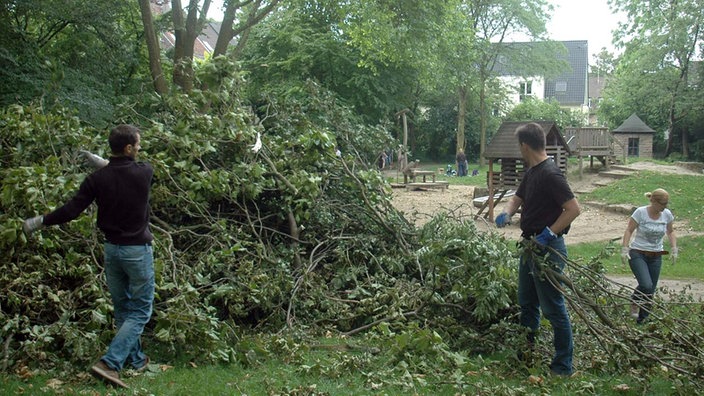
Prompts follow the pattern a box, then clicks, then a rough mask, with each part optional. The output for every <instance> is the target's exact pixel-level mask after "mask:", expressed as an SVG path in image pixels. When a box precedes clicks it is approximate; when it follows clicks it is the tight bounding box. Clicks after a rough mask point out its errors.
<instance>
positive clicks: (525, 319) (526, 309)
mask: <svg viewBox="0 0 704 396" xmlns="http://www.w3.org/2000/svg"><path fill="white" fill-rule="evenodd" d="M550 247H551V248H553V249H555V250H556V251H558V252H560V253H561V254H562V255H564V256H565V257H567V248H566V247H565V240H564V239H563V238H562V237H558V238H557V239H555V240H553V241H551V242H550ZM549 260H550V261H551V262H552V263H554V264H555V266H556V267H557V268H555V269H558V270H559V271H560V272H562V270H563V268H564V267H565V261H564V260H563V259H562V258H561V257H559V256H557V255H556V254H554V253H552V254H551V255H550V256H549ZM535 266H536V263H535V262H534V261H533V258H532V255H531V254H524V255H521V262H520V267H519V269H518V304H519V305H520V306H521V319H520V322H521V325H522V326H526V327H528V328H529V329H530V330H531V333H535V332H537V331H538V328H539V326H540V310H542V311H543V315H545V317H546V318H547V319H548V320H549V321H550V324H551V325H552V329H553V346H554V347H555V356H554V357H553V359H552V362H551V363H550V369H551V370H552V371H553V372H555V373H557V374H563V375H570V374H572V354H573V350H574V345H573V343H572V325H571V324H570V318H569V316H568V315H567V308H566V306H565V298H564V297H563V295H562V293H560V291H559V290H558V289H556V288H555V287H554V286H553V285H552V284H550V281H549V280H547V279H540V276H539V275H538V273H539V272H538V271H537V270H536V268H535Z"/></svg>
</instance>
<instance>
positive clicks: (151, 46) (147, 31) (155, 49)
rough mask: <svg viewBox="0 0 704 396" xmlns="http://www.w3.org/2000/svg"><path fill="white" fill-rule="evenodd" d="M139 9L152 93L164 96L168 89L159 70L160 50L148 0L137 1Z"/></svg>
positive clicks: (161, 71) (162, 73)
mask: <svg viewBox="0 0 704 396" xmlns="http://www.w3.org/2000/svg"><path fill="white" fill-rule="evenodd" d="M139 9H140V11H141V13H142V24H143V25H144V38H145V40H146V41H147V52H148V53H149V72H150V73H151V76H152V83H153V84H154V91H156V93H157V94H159V95H164V94H166V93H167V92H168V90H169V88H168V86H167V84H166V79H165V78H164V72H163V70H162V69H161V49H160V48H159V38H158V37H157V35H156V30H155V29H154V19H153V18H152V10H151V8H150V7H149V0H139Z"/></svg>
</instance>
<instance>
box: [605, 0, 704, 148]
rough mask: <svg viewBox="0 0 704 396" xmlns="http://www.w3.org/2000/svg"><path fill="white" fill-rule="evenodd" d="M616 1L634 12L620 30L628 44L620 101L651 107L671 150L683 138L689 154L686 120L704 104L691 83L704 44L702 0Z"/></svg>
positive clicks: (633, 106)
mask: <svg viewBox="0 0 704 396" xmlns="http://www.w3.org/2000/svg"><path fill="white" fill-rule="evenodd" d="M611 4H612V6H613V7H614V8H615V9H616V10H618V11H624V12H626V13H628V16H629V18H628V22H627V23H624V24H622V25H621V27H620V30H619V31H618V32H617V34H616V39H617V40H618V42H619V45H621V46H623V47H625V51H624V55H623V57H622V59H621V61H620V65H619V68H617V73H616V78H618V79H620V80H621V82H619V83H618V84H616V85H617V86H618V87H619V88H620V89H621V90H622V91H620V92H618V91H615V90H614V89H610V90H609V92H610V93H611V94H612V95H614V96H615V97H619V98H620V100H618V101H616V102H621V103H622V106H623V107H626V108H629V109H630V110H632V111H635V112H639V113H642V112H644V111H647V112H648V113H649V114H651V118H653V119H654V120H653V123H654V124H664V125H665V126H666V128H667V131H668V139H667V146H666V148H665V155H669V154H670V153H671V152H672V151H673V148H674V145H675V142H676V141H677V139H678V138H679V139H680V142H681V148H682V150H683V155H685V156H686V155H687V153H686V148H687V147H688V133H687V130H688V128H687V126H686V125H683V122H684V121H685V120H686V119H687V116H688V115H689V114H690V113H691V112H695V111H701V110H702V108H703V107H702V105H703V104H702V102H701V101H700V100H699V99H701V98H697V95H698V91H699V90H698V89H696V88H695V87H694V86H692V85H690V73H691V71H692V61H693V60H695V57H696V56H698V53H699V52H700V51H701V50H702V48H701V44H702V39H703V34H704V32H703V31H702V30H703V28H704V8H703V7H702V5H701V2H700V1H698V0H681V1H666V0H654V1H649V2H642V1H637V0H613V1H612V3H611ZM616 85H615V86H616ZM621 113H624V111H621ZM651 127H652V125H651Z"/></svg>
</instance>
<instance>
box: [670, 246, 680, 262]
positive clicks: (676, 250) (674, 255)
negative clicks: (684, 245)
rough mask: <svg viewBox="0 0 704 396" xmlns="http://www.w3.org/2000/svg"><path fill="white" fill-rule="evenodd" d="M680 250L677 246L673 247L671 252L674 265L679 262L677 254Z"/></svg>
mask: <svg viewBox="0 0 704 396" xmlns="http://www.w3.org/2000/svg"><path fill="white" fill-rule="evenodd" d="M679 253H680V250H679V249H677V247H673V248H672V253H670V258H671V259H672V265H675V263H676V262H677V256H678V255H679Z"/></svg>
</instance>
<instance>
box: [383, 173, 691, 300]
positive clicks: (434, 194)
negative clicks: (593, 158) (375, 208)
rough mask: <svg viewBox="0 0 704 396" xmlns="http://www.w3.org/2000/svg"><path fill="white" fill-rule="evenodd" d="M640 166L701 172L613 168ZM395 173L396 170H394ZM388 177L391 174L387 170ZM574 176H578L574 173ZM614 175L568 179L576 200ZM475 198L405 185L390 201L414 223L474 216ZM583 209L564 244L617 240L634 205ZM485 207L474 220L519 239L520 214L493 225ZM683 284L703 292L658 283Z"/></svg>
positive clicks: (458, 189) (468, 189)
mask: <svg viewBox="0 0 704 396" xmlns="http://www.w3.org/2000/svg"><path fill="white" fill-rule="evenodd" d="M639 170H651V171H658V172H663V173H673V174H690V175H698V176H703V180H704V175H703V174H702V173H701V172H696V171H693V170H690V169H687V168H685V167H680V166H674V165H658V164H654V163H651V162H637V163H634V164H631V165H629V166H628V168H627V169H625V168H624V169H621V168H619V169H614V170H613V171H614V172H617V173H625V174H627V175H635V174H637V171H639ZM394 173H395V172H394ZM389 176H390V177H392V176H393V175H391V174H389ZM574 178H575V179H576V178H577V177H574ZM615 180H616V179H615V178H612V177H606V176H603V175H599V174H597V173H587V172H585V173H584V175H583V178H582V180H569V182H570V186H571V187H572V190H573V191H574V192H575V195H576V196H577V199H578V200H579V196H580V194H583V193H585V192H589V191H591V190H593V189H594V188H596V187H598V186H600V185H606V184H608V183H611V182H613V181H615ZM473 199H474V187H473V186H454V185H453V186H449V188H448V189H444V190H443V189H427V190H415V191H407V190H406V189H405V188H394V189H393V197H392V200H393V204H394V206H396V207H397V208H398V209H400V210H401V211H402V212H404V213H405V214H406V217H407V218H408V219H409V220H411V221H413V222H415V223H416V224H417V225H422V224H424V223H425V222H427V221H428V220H429V219H430V218H431V217H432V216H433V215H434V214H436V213H439V212H450V213H451V214H452V215H453V216H455V217H458V218H462V219H467V220H469V219H473V218H474V216H475V215H476V214H477V213H478V212H479V208H476V207H474V205H473V204H472V200H473ZM646 203H647V202H645V198H644V199H643V202H638V203H636V204H637V205H645V204H646ZM504 204H505V203H499V204H498V205H497V206H496V208H495V209H494V210H495V212H494V213H495V214H498V213H500V212H501V209H502V208H503V206H504ZM580 206H581V209H582V213H581V214H580V216H579V217H577V219H576V220H575V221H574V222H573V223H572V227H571V229H570V232H569V234H567V236H566V237H565V242H566V243H567V245H571V244H576V243H582V242H597V241H605V242H606V241H609V240H620V239H621V238H622V237H623V232H624V230H625V227H626V223H627V222H628V218H629V216H630V214H631V213H632V212H633V210H634V209H635V205H633V206H631V205H621V206H610V207H605V206H604V205H600V204H598V203H594V202H584V201H581V200H580ZM487 210H488V209H485V210H484V213H482V216H480V217H479V218H478V219H476V220H474V221H476V222H477V226H478V227H479V228H480V229H484V230H487V231H488V232H498V233H501V234H503V235H504V236H505V237H506V238H508V239H515V240H518V239H519V237H520V233H521V231H520V229H519V227H518V221H519V215H514V216H513V219H512V220H513V221H512V224H511V225H509V226H507V227H505V228H502V229H499V228H496V227H495V226H494V224H493V222H490V221H489V220H488V219H487V218H485V217H483V216H484V214H486V212H487ZM675 230H676V233H677V235H678V236H686V235H702V233H695V232H692V230H691V229H690V228H689V227H688V225H687V223H686V222H683V221H679V220H676V221H675ZM618 281H619V283H623V284H626V285H630V286H635V279H634V278H632V277H630V278H629V277H623V278H621V279H618ZM686 285H691V286H692V289H693V290H692V291H693V293H694V294H696V295H700V296H702V295H704V284H703V283H702V282H698V281H687V280H684V281H674V280H672V281H668V280H662V281H661V286H667V287H669V288H671V289H673V290H679V289H681V288H683V287H685V286H686Z"/></svg>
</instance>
